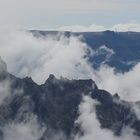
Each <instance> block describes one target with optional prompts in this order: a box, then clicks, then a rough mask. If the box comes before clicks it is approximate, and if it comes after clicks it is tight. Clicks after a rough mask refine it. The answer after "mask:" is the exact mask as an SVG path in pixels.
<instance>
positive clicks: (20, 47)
mask: <svg viewBox="0 0 140 140" xmlns="http://www.w3.org/2000/svg"><path fill="white" fill-rule="evenodd" d="M101 49H107V48H106V47H101ZM97 53H98V51H94V50H90V49H89V47H88V46H87V45H86V44H85V43H83V42H81V37H73V36H71V37H70V38H67V37H65V36H63V35H57V36H49V37H47V38H36V37H34V36H33V35H32V34H31V33H29V32H26V31H23V30H3V31H2V32H0V56H2V58H3V59H4V60H5V61H6V63H7V66H8V70H9V72H10V73H12V74H14V75H16V76H19V77H25V76H31V77H32V78H33V80H35V81H36V82H37V83H39V84H41V83H43V82H44V81H45V80H46V79H47V77H48V76H49V74H50V73H52V74H55V75H56V77H60V76H63V77H67V78H70V79H72V78H75V79H79V78H92V79H93V80H95V82H96V83H97V85H98V87H99V88H103V89H106V90H108V91H109V92H111V93H112V94H114V93H116V92H118V94H119V95H120V96H121V97H122V98H123V99H126V100H130V101H136V100H140V76H139V71H140V63H138V64H137V65H136V66H134V67H133V69H132V70H130V71H129V72H126V73H116V72H115V69H114V68H111V67H109V66H107V65H104V64H102V65H101V66H100V68H99V69H98V70H95V69H93V68H92V66H91V64H90V62H89V61H88V55H95V54H96V55H97ZM107 53H108V54H107V59H109V58H110V57H109V56H110V55H112V53H114V52H113V51H111V50H108V51H107ZM109 53H110V55H109ZM2 66H4V67H3V68H5V65H4V63H2V62H1V61H0V67H1V68H2ZM0 71H3V69H1V70H0ZM3 88H4V89H3ZM5 89H6V90H5ZM3 93H5V94H4V95H6V96H7V95H8V94H9V83H7V82H6V83H0V99H2V100H0V103H1V102H2V101H3V99H4V98H5V97H6V96H3ZM95 104H96V103H95V102H94V101H93V100H92V99H91V98H90V97H84V99H83V102H82V103H81V105H80V107H79V111H80V116H79V118H78V120H77V123H80V124H81V126H82V129H83V131H84V132H85V135H84V136H83V137H81V136H76V137H75V139H76V140H92V139H93V137H94V138H95V139H100V140H102V139H111V140H125V139H126V140H137V138H136V137H135V136H133V135H132V132H131V130H129V129H125V132H124V133H123V135H122V136H121V137H119V138H116V137H115V136H113V134H112V133H111V132H110V131H108V130H102V129H101V128H100V125H99V122H98V121H97V119H96V115H95ZM38 130H39V125H38V124H37V123H36V122H35V123H34V122H33V123H32V122H30V123H28V124H26V123H21V124H10V125H9V126H6V128H5V139H4V140H16V139H19V137H20V138H21V140H25V139H26V140H27V139H31V140H37V139H38V138H40V135H42V133H43V130H42V131H38ZM128 132H129V135H127V134H128Z"/></svg>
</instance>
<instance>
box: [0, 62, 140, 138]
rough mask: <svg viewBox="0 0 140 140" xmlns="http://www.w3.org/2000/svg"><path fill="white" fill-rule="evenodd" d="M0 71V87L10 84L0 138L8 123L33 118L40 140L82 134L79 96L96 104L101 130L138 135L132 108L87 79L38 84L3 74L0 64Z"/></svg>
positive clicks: (0, 112)
mask: <svg viewBox="0 0 140 140" xmlns="http://www.w3.org/2000/svg"><path fill="white" fill-rule="evenodd" d="M1 63H2V64H3V65H0V66H1V68H2V69H3V71H2V72H1V73H0V84H2V83H3V82H5V81H8V82H10V85H9V86H10V90H9V94H8V95H7V96H6V97H5V98H4V100H3V102H1V104H0V135H1V139H2V140H3V139H4V135H5V133H4V128H5V126H7V125H9V124H12V123H16V124H18V123H21V122H23V123H28V121H29V120H30V119H32V116H35V117H36V119H37V122H38V123H39V124H40V126H41V127H43V128H45V129H44V132H43V134H42V135H41V137H40V139H41V140H45V139H50V138H51V137H53V135H54V134H57V133H59V132H62V133H63V134H64V136H65V137H66V138H65V139H72V138H73V136H74V135H75V134H81V135H83V134H84V132H82V129H81V126H80V124H76V123H75V121H76V120H77V119H78V117H79V115H80V114H79V105H80V103H81V102H82V99H83V96H89V97H90V98H92V99H93V100H96V101H98V103H99V104H96V108H95V109H96V116H97V119H98V121H99V122H100V125H101V128H104V129H110V130H111V131H112V132H114V134H115V135H117V136H119V135H121V132H122V129H123V128H124V127H125V126H126V127H130V128H132V129H133V130H134V133H135V135H138V136H140V120H139V119H138V117H137V115H136V113H135V111H134V109H133V105H134V104H135V103H130V102H126V101H123V100H121V99H120V97H119V96H118V95H117V94H115V95H111V94H110V93H108V92H107V91H105V90H101V89H98V87H97V85H96V84H95V82H94V81H93V80H91V79H87V80H68V79H66V78H61V79H56V78H55V76H54V75H50V76H49V78H48V79H47V80H46V82H45V83H44V84H42V85H38V84H36V83H35V82H34V81H33V80H32V79H31V78H28V77H26V78H24V79H20V78H17V77H15V76H13V75H11V74H9V73H8V72H7V69H6V67H5V63H4V62H3V61H1Z"/></svg>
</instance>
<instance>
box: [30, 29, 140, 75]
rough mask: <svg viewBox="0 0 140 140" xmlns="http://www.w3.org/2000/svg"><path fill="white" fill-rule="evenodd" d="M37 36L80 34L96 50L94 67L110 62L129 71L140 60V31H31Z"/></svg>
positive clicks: (93, 55) (91, 60)
mask: <svg viewBox="0 0 140 140" xmlns="http://www.w3.org/2000/svg"><path fill="white" fill-rule="evenodd" d="M31 32H32V33H33V34H34V35H35V36H37V37H46V36H49V35H54V36H56V35H58V36H59V35H60V34H63V35H64V36H66V37H70V36H80V37H81V40H82V42H85V43H86V44H87V45H88V47H89V48H90V49H92V50H94V53H93V54H90V56H89V57H90V62H91V63H92V66H93V67H94V68H98V67H100V65H101V64H108V65H109V66H111V67H115V68H116V70H118V71H123V72H124V71H128V70H130V69H131V68H132V67H133V66H134V65H135V64H137V63H138V62H139V61H140V33H139V32H114V31H104V32H79V33H78V32H58V31H36V30H33V31H31Z"/></svg>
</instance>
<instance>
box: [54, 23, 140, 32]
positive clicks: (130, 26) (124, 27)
mask: <svg viewBox="0 0 140 140" xmlns="http://www.w3.org/2000/svg"><path fill="white" fill-rule="evenodd" d="M56 30H59V31H72V32H98V31H105V30H111V31H116V32H127V31H135V32H140V24H139V23H137V22H128V23H119V24H116V25H113V26H108V27H106V26H104V25H98V24H92V25H90V26H82V25H73V26H62V27H60V28H58V29H56Z"/></svg>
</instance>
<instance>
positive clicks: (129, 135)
mask: <svg viewBox="0 0 140 140" xmlns="http://www.w3.org/2000/svg"><path fill="white" fill-rule="evenodd" d="M96 104H98V102H97V101H96V100H93V99H92V98H91V97H89V96H84V97H83V102H82V103H81V104H80V106H79V112H80V116H79V117H78V120H77V121H76V123H79V124H80V125H81V127H82V130H83V131H84V135H82V136H81V135H80V136H76V137H75V140H93V139H95V140H97V139H99V140H105V139H107V140H138V139H139V138H138V137H136V136H134V135H133V131H132V130H131V129H130V128H124V129H123V131H122V134H121V136H120V137H116V136H114V135H113V133H112V132H111V131H110V130H108V129H102V128H101V127H100V123H99V121H98V120H97V118H96V110H95V106H96Z"/></svg>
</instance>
